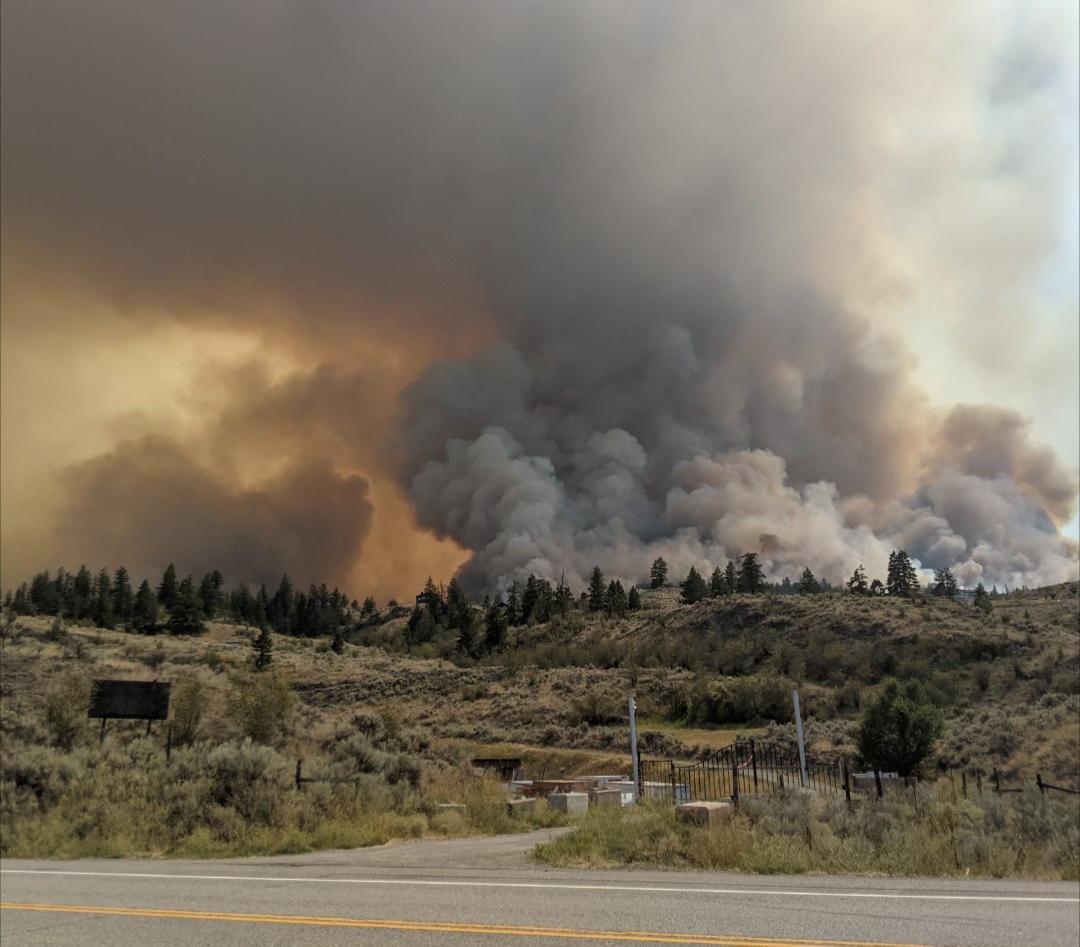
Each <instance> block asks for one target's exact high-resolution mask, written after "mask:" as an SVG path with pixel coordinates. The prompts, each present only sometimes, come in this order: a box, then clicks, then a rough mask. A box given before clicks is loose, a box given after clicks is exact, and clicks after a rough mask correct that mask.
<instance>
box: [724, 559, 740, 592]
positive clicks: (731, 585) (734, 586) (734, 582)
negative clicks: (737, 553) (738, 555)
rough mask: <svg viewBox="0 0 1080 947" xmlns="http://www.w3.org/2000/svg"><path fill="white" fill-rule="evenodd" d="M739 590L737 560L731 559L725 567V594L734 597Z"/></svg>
mask: <svg viewBox="0 0 1080 947" xmlns="http://www.w3.org/2000/svg"><path fill="white" fill-rule="evenodd" d="M738 588H739V572H738V570H737V569H736V568H735V560H734V559H729V560H728V564H727V565H726V566H724V592H726V593H727V594H728V595H734V594H735V592H736V591H738Z"/></svg>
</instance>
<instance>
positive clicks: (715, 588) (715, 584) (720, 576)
mask: <svg viewBox="0 0 1080 947" xmlns="http://www.w3.org/2000/svg"><path fill="white" fill-rule="evenodd" d="M726 591H727V586H726V584H725V582H724V573H723V571H722V570H721V569H720V567H719V566H717V567H716V568H715V569H713V571H712V575H711V576H710V577H709V594H710V595H711V596H712V597H713V598H719V597H720V596H721V595H723V594H724V593H725V592H726Z"/></svg>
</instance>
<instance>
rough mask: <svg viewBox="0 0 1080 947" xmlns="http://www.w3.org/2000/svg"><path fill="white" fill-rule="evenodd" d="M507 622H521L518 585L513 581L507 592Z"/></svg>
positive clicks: (514, 623)
mask: <svg viewBox="0 0 1080 947" xmlns="http://www.w3.org/2000/svg"><path fill="white" fill-rule="evenodd" d="M504 617H505V618H506V624H508V625H517V624H520V623H521V620H522V616H521V605H520V604H519V602H518V585H517V582H513V583H511V585H510V588H509V589H507V592H506V615H505V616H504Z"/></svg>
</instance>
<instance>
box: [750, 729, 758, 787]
mask: <svg viewBox="0 0 1080 947" xmlns="http://www.w3.org/2000/svg"><path fill="white" fill-rule="evenodd" d="M750 765H751V766H753V767H754V792H755V793H756V792H757V791H758V787H757V750H756V748H755V747H754V741H753V740H751V741H750Z"/></svg>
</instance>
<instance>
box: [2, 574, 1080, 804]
mask: <svg viewBox="0 0 1080 947" xmlns="http://www.w3.org/2000/svg"><path fill="white" fill-rule="evenodd" d="M642 599H643V603H642V609H641V610H640V611H637V612H632V613H629V615H628V617H626V618H622V619H612V618H608V617H606V616H602V615H596V614H592V613H588V612H579V611H573V612H571V613H570V614H569V615H568V616H565V617H560V618H557V619H555V620H553V621H550V622H548V623H545V624H541V625H529V626H522V627H517V628H511V629H510V630H509V633H508V634H509V638H508V641H507V643H506V646H505V648H504V649H503V650H502V651H499V652H497V653H494V654H491V655H489V656H487V657H486V658H485V659H484V660H483V661H482V662H476V661H472V660H470V659H463V658H460V657H459V656H458V655H457V654H456V652H455V651H454V647H453V644H452V641H453V637H454V635H453V633H452V632H447V633H446V634H445V635H444V636H443V639H441V640H440V639H439V638H436V639H435V640H433V641H431V642H429V643H425V644H424V645H422V646H420V647H418V648H413V649H411V651H410V650H409V649H407V648H406V647H405V645H404V640H403V634H402V632H403V628H404V625H405V622H406V619H405V618H403V617H398V618H394V619H391V620H388V621H385V622H381V623H378V624H374V625H370V626H368V627H363V628H357V629H354V630H352V631H351V632H349V633H348V634H347V635H346V640H345V643H344V644H343V645H342V653H341V654H337V653H335V652H334V651H333V650H331V649H330V647H329V642H328V641H327V640H326V639H314V638H293V637H284V636H278V635H275V636H274V653H275V665H276V667H278V668H279V669H281V670H283V671H285V672H286V673H287V675H288V677H289V679H290V680H291V682H292V686H293V689H294V691H295V694H296V697H297V703H296V709H295V713H294V716H293V719H292V721H291V724H290V726H289V728H288V732H287V734H286V735H285V736H284V737H283V738H282V740H281V741H280V742H281V745H282V748H283V750H284V751H285V752H286V753H288V754H290V755H295V756H303V757H305V758H311V757H313V756H314V757H318V756H319V754H321V753H324V752H326V749H327V746H328V745H330V744H331V743H332V741H333V739H334V735H335V734H336V733H338V731H339V730H340V729H341V728H342V727H347V726H348V721H349V720H350V718H351V716H352V715H353V714H355V713H356V712H358V711H363V712H369V713H374V714H377V715H380V716H383V717H387V718H390V719H392V720H395V721H398V722H400V723H402V724H408V725H409V726H415V727H418V728H421V729H422V730H423V731H424V732H425V733H426V734H428V735H429V736H430V739H431V741H432V742H433V744H434V745H435V746H437V747H438V748H440V750H443V751H447V752H449V751H455V752H475V751H478V750H480V749H482V748H484V747H486V748H487V750H486V752H489V753H490V752H494V750H492V749H491V747H492V746H494V745H506V744H514V745H515V747H516V751H517V752H519V753H526V754H527V756H528V758H529V759H530V760H533V761H537V762H538V765H541V766H543V767H544V768H545V769H548V770H551V771H554V770H553V768H554V767H562V768H563V769H567V768H568V769H580V768H581V767H585V768H588V767H589V766H600V765H601V764H603V765H604V766H606V767H607V768H612V767H618V768H625V766H626V760H625V753H626V746H627V736H626V726H625V700H626V697H627V696H628V695H629V693H631V692H634V693H636V695H637V698H638V704H639V707H640V711H641V714H642V717H643V722H642V727H641V730H642V749H643V753H646V754H649V755H660V756H668V755H671V756H678V757H690V756H694V755H698V754H700V753H702V752H705V751H706V750H707V749H708V748H709V747H710V746H713V745H717V744H718V743H722V742H724V741H725V740H728V739H731V738H732V736H733V735H734V732H736V731H742V732H746V731H749V730H760V729H762V728H766V727H772V728H774V729H777V728H779V729H781V730H787V729H788V728H790V723H789V721H790V700H789V697H790V694H789V690H790V687H792V686H797V687H798V688H799V690H800V694H801V696H802V702H803V707H804V714H805V716H806V718H807V723H808V733H809V738H810V741H811V744H812V746H813V748H814V749H815V751H817V752H819V753H822V754H825V755H831V754H837V753H844V754H849V755H850V754H853V752H854V750H853V746H852V743H851V739H850V729H851V725H852V723H853V722H854V721H855V720H856V719H857V717H858V714H859V706H860V703H861V701H862V698H863V695H864V694H865V693H866V692H867V690H868V689H869V688H872V687H874V686H875V685H876V684H877V683H878V682H879V681H880V680H882V679H883V678H884V677H886V676H890V675H892V676H897V677H900V678H909V677H914V678H918V679H919V680H920V681H922V682H923V683H924V684H925V686H926V687H927V690H928V691H929V693H930V695H931V697H932V698H933V700H934V701H935V702H936V703H937V704H938V705H939V706H940V707H941V708H942V710H943V712H944V714H945V716H946V720H947V730H946V736H945V738H944V739H943V740H942V742H941V745H940V753H939V755H940V759H941V762H942V765H950V766H955V767H961V766H967V767H974V768H979V769H982V770H983V771H984V772H987V773H988V772H990V771H991V770H992V769H994V768H999V769H1000V770H1001V771H1002V772H1004V773H1006V774H1010V775H1012V774H1033V773H1034V772H1036V771H1039V772H1042V773H1043V774H1044V775H1053V776H1054V777H1055V778H1057V779H1065V780H1067V781H1068V782H1069V783H1070V784H1075V783H1077V782H1080V773H1078V765H1080V763H1078V759H1080V753H1078V743H1080V703H1078V690H1080V630H1078V625H1080V598H1078V588H1077V585H1076V584H1075V583H1073V584H1070V585H1065V586H1057V587H1053V588H1047V589H1041V590H1037V591H1033V592H1023V593H1016V594H1012V595H1009V596H1007V597H1001V598H997V599H995V600H994V604H993V608H992V610H991V611H990V612H989V613H988V614H984V613H983V612H981V611H979V610H977V609H975V608H974V607H972V606H971V605H969V604H964V603H959V602H951V601H946V600H942V599H935V598H931V597H927V598H919V599H912V600H899V601H898V600H892V599H888V598H869V597H855V596H850V595H845V594H842V593H833V594H824V595H814V596H795V595H784V596H780V595H763V596H739V595H737V596H726V597H721V598H718V599H708V600H706V601H703V602H700V603H698V604H696V605H691V606H686V605H681V604H679V602H678V596H677V593H676V592H675V591H673V590H660V591H655V592H653V591H646V592H643V593H642ZM50 629H51V625H50V622H49V621H47V620H45V619H35V618H22V619H19V620H18V621H17V622H15V623H14V624H12V625H10V626H9V627H8V628H7V629H6V631H5V639H4V642H3V660H2V672H0V696H2V699H3V717H2V720H3V734H4V736H5V737H7V736H8V735H9V734H22V735H23V736H24V737H25V738H27V739H39V738H40V739H43V738H42V737H40V736H34V734H39V733H40V731H39V730H38V729H37V728H36V727H32V726H30V725H29V724H28V721H33V720H35V719H40V717H41V715H42V714H43V712H44V711H43V707H44V701H45V698H46V696H47V694H48V693H49V691H50V688H51V687H55V686H57V683H58V682H60V681H67V680H71V679H75V678H83V679H89V678H92V677H98V678H100V677H130V678H146V679H149V678H158V679H161V680H170V681H183V680H188V681H190V680H193V679H194V680H198V681H200V682H202V683H203V684H204V685H205V691H206V694H207V697H206V700H207V707H206V712H205V713H204V714H203V723H202V731H203V733H204V734H205V735H206V737H207V738H210V739H216V740H224V739H227V738H228V737H229V736H231V735H235V727H234V726H233V725H232V724H231V723H230V722H229V719H228V715H227V714H226V713H225V709H226V704H227V700H228V697H229V694H230V692H231V689H232V688H233V683H232V681H233V679H234V678H235V677H236V676H237V675H245V674H247V673H248V668H249V667H250V660H251V650H252V649H251V639H252V637H253V635H254V631H253V630H252V629H248V628H244V627H241V626H236V625H227V624H221V623H211V624H210V625H209V627H208V631H207V632H206V634H204V635H202V636H200V637H197V638H187V637H170V636H167V635H160V636H140V635H132V634H128V633H125V632H120V631H106V630H103V629H90V628H82V627H74V626H69V627H67V628H65V629H64V630H62V631H59V630H50ZM364 642H372V643H373V642H379V643H380V644H381V647H372V646H368V645H367V644H365V643H364ZM440 652H441V653H443V654H445V655H447V656H451V657H454V658H455V661H456V663H455V661H450V660H446V659H445V658H443V657H437V656H435V655H437V654H439V653H440ZM424 655H427V656H424ZM113 728H114V730H115V731H116V733H117V736H118V738H122V735H123V734H125V733H128V732H131V733H134V732H135V731H136V729H137V725H136V724H123V723H117V724H113ZM86 738H87V739H89V737H86ZM530 748H531V749H530ZM555 749H558V750H562V751H575V752H573V753H561V754H558V755H555V756H553V755H552V753H551V751H552V750H555Z"/></svg>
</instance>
